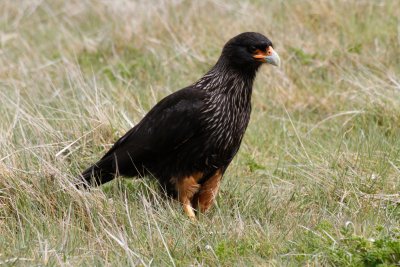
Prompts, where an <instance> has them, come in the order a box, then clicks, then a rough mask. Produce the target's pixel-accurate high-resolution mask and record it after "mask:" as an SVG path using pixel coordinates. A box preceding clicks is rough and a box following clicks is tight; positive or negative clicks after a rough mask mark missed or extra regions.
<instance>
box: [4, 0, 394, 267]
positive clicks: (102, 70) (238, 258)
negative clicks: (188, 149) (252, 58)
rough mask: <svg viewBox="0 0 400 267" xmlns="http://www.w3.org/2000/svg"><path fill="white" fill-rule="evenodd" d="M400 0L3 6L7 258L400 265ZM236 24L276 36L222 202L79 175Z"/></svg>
mask: <svg viewBox="0 0 400 267" xmlns="http://www.w3.org/2000/svg"><path fill="white" fill-rule="evenodd" d="M399 10H400V2H399V1H395V0H387V1H341V0H327V1H311V0H304V1H294V0H289V1H278V0H276V1H275V0H274V1H269V2H268V3H265V2H264V1H254V0H253V1H251V0H248V1H215V2H214V1H162V2H158V1H157V2H156V1H154V3H153V2H152V1H113V2H111V1H109V2H107V1H97V0H87V1H76V0H73V1H59V0H55V1H11V0H6V1H3V2H1V3H0V114H1V117H0V265H5V266H37V265H41V266H42V265H46V266H47V265H48V266H53V265H67V266H78V265H83V266H94V265H96V266H97V265H98V266H102V265H106V266H127V265H131V266H134V265H143V266H147V265H152V266H166V265H169V266H173V265H175V266H190V265H193V266H218V265H220V266H268V265H270V266H396V265H400V194H399V192H400V138H399V137H400V57H399V51H400V28H399V16H400V13H399ZM243 31H259V32H262V33H264V34H265V35H267V36H269V37H270V39H271V40H272V41H273V43H274V46H275V49H276V50H277V51H278V53H279V54H280V57H281V59H282V62H283V66H282V67H281V68H280V69H277V68H272V67H267V66H264V67H263V68H262V69H261V70H260V72H259V73H258V76H257V80H256V84H255V88H254V92H253V101H252V102H253V113H252V118H251V122H250V125H249V128H248V130H247V132H246V135H245V138H244V141H243V144H242V147H241V149H240V151H239V153H238V155H237V157H236V158H235V159H234V161H233V163H232V164H231V166H230V167H229V169H228V171H227V173H226V175H225V177H224V180H223V183H222V187H221V191H220V194H219V196H218V198H217V201H216V205H215V207H214V208H213V209H212V210H210V212H209V213H207V214H204V215H201V216H200V217H199V221H198V222H195V223H194V222H191V221H190V220H188V219H187V218H186V216H185V215H184V214H183V212H182V210H181V207H180V205H179V204H178V203H176V202H174V201H171V200H168V199H166V198H165V197H164V195H163V193H162V192H160V190H159V189H158V187H157V184H156V183H155V182H153V181H151V180H150V179H147V178H146V179H136V180H132V179H118V180H116V181H114V182H112V183H109V184H106V185H104V186H102V187H100V188H97V189H94V190H92V191H91V192H80V191H78V190H76V189H75V188H74V186H73V185H72V182H73V180H74V177H75V176H76V175H77V174H78V173H79V172H80V171H81V170H82V169H83V168H85V167H87V166H88V165H89V164H91V163H93V162H94V161H96V160H97V159H98V158H99V157H100V156H101V155H102V154H103V153H104V152H105V151H107V149H109V148H110V146H111V145H112V144H113V142H114V141H115V140H116V139H117V138H118V137H120V136H121V135H122V134H124V133H125V132H126V131H127V130H128V129H130V128H131V127H132V126H133V125H135V124H136V123H137V122H139V121H140V119H141V118H142V117H143V116H144V114H146V112H147V111H148V110H149V109H150V108H151V107H152V106H153V105H154V104H155V103H156V102H157V101H159V100H160V99H161V98H163V97H164V96H166V95H168V94H169V93H171V92H173V91H176V90H178V89H179V88H182V87H184V86H187V85H189V84H190V83H192V82H194V81H195V80H196V79H198V78H199V77H201V75H202V74H204V73H205V72H206V71H207V70H208V69H209V68H210V67H211V66H212V65H213V64H214V63H215V61H216V60H217V58H218V56H219V53H220V51H221V48H222V46H223V44H224V43H225V42H226V41H227V40H228V39H229V38H231V37H233V36H234V35H236V34H238V33H240V32H243Z"/></svg>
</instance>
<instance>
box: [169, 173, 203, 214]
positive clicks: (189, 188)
mask: <svg viewBox="0 0 400 267" xmlns="http://www.w3.org/2000/svg"><path fill="white" fill-rule="evenodd" d="M201 177H202V173H194V174H193V175H191V176H187V177H183V178H181V179H177V181H176V184H175V188H176V191H177V192H178V200H179V202H181V203H182V206H183V210H184V211H185V213H186V214H187V215H188V216H189V218H191V219H195V218H196V216H195V214H194V211H193V207H192V199H193V196H194V195H195V194H196V193H197V192H198V191H199V189H200V185H199V184H198V183H197V181H198V180H200V179H201Z"/></svg>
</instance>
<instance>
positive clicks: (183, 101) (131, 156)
mask: <svg viewBox="0 0 400 267" xmlns="http://www.w3.org/2000/svg"><path fill="white" fill-rule="evenodd" d="M203 101H204V92H203V91H200V90H196V89H194V88H191V87H188V88H184V89H182V90H180V91H177V92H175V93H173V94H171V95H169V96H167V97H166V98H164V99H163V100H161V101H160V102H159V103H158V104H157V105H156V106H154V107H153V108H152V109H151V110H150V111H149V113H148V114H147V115H146V116H145V117H144V118H143V119H142V120H141V121H140V122H139V123H138V124H137V125H136V126H135V127H134V128H132V129H131V130H130V131H128V132H127V133H126V134H125V135H124V136H122V137H121V138H120V139H119V140H118V141H117V142H116V143H115V144H114V145H113V147H112V148H111V149H110V150H109V151H108V152H107V153H106V154H105V155H104V156H103V158H102V159H105V158H109V157H110V156H113V157H116V158H117V160H118V165H120V164H122V165H123V164H124V163H128V162H144V161H146V160H151V157H160V156H163V155H167V154H168V153H171V152H172V151H174V150H175V149H177V148H178V147H179V146H180V145H181V144H183V143H185V142H187V141H189V140H190V139H191V138H193V137H194V136H195V135H196V134H197V133H198V131H199V128H200V127H201V124H200V110H201V108H202V107H203V103H204V102H203Z"/></svg>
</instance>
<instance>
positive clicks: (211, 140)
mask: <svg viewBox="0 0 400 267" xmlns="http://www.w3.org/2000/svg"><path fill="white" fill-rule="evenodd" d="M264 63H266V64H270V65H274V66H279V65H280V58H279V55H278V53H277V52H275V50H274V47H273V44H272V42H271V41H270V40H269V39H268V38H267V37H266V36H264V35H263V34H261V33H257V32H244V33H241V34H239V35H237V36H235V37H233V38H231V39H230V40H229V41H228V42H227V43H226V44H225V45H224V47H223V49H222V52H221V55H220V57H219V59H218V60H217V62H216V63H215V65H214V66H213V67H212V68H211V69H210V70H209V71H208V72H207V73H206V74H205V75H204V76H203V77H201V78H200V79H199V80H197V81H196V82H194V83H193V84H191V85H189V86H187V87H185V88H183V89H180V90H178V91H176V92H174V93H172V94H170V95H168V96H166V97H165V98H163V99H162V100H161V101H159V102H158V103H157V104H156V105H155V106H154V107H153V108H152V109H151V110H150V111H149V112H148V113H147V114H146V115H145V116H144V117H143V119H142V120H141V121H140V122H139V123H137V124H136V125H135V126H134V127H133V128H132V129H130V130H129V131H128V132H126V134H125V135H123V136H122V137H121V138H120V139H119V140H117V141H116V143H115V144H114V145H113V146H112V147H111V148H110V149H109V150H108V152H106V153H105V155H104V156H103V157H101V159H100V160H99V161H98V162H96V163H95V164H93V165H92V166H90V167H89V168H87V169H86V170H84V171H83V172H82V173H81V175H80V176H79V178H80V182H79V184H80V186H81V187H85V188H90V187H92V186H99V185H101V184H104V183H106V182H109V181H111V180H113V179H114V178H115V177H117V176H126V177H135V176H136V177H143V176H149V177H154V178H155V179H157V180H158V182H159V184H160V185H161V186H162V188H163V189H165V192H166V194H167V195H168V196H170V197H172V198H174V199H176V200H178V201H179V202H180V203H181V205H182V208H183V211H184V213H186V215H187V216H188V217H189V218H191V219H196V214H197V213H199V212H200V213H204V212H206V211H207V210H209V209H210V207H211V206H212V205H213V203H214V201H215V198H216V196H217V193H218V190H219V187H220V184H221V180H222V177H223V175H224V173H225V171H226V169H227V168H228V166H229V164H230V163H231V161H232V159H233V158H234V157H235V155H236V154H237V152H238V150H239V147H240V145H241V142H242V139H243V136H244V133H245V130H246V128H247V126H248V123H249V120H250V113H251V95H252V90H253V82H254V79H255V77H256V73H257V71H258V70H259V69H260V67H261V65H263V64H264Z"/></svg>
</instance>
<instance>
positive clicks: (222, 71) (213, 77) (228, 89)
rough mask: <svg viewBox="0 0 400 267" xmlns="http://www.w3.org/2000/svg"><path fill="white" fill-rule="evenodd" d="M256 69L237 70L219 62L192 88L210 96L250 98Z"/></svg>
mask: <svg viewBox="0 0 400 267" xmlns="http://www.w3.org/2000/svg"><path fill="white" fill-rule="evenodd" d="M256 73H257V69H237V68H232V66H229V65H228V64H226V62H225V61H222V60H219V61H218V62H217V64H215V66H214V67H213V68H211V69H210V70H209V71H208V72H207V73H206V74H205V75H204V76H203V77H202V78H201V79H199V80H198V81H197V82H196V83H195V84H194V86H195V87H197V88H199V89H201V90H206V91H207V92H209V93H210V94H213V95H216V94H224V95H232V96H233V95H236V96H238V95H242V96H247V97H246V98H248V97H250V96H251V92H252V88H253V82H254V78H255V76H256Z"/></svg>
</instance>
